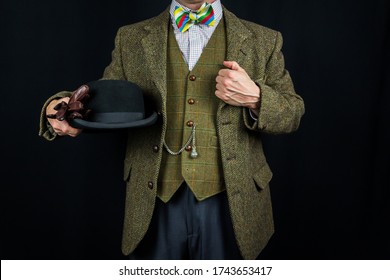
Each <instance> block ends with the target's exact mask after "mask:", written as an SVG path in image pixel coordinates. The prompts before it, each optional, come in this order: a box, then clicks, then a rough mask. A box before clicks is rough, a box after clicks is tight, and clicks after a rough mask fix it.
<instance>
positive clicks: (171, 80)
mask: <svg viewBox="0 0 390 280" xmlns="http://www.w3.org/2000/svg"><path fill="white" fill-rule="evenodd" d="M167 55H168V57H167V89H168V94H167V132H166V137H165V141H166V143H167V145H168V147H169V148H170V149H171V150H172V151H175V152H176V151H178V150H179V149H180V148H181V147H183V145H185V143H186V142H187V140H188V139H189V137H190V135H191V133H192V124H195V125H196V132H195V138H196V150H197V152H198V157H197V158H195V159H193V158H191V157H190V153H191V150H192V146H191V144H190V145H188V146H187V147H186V149H185V150H184V151H183V152H182V153H181V154H180V155H177V156H175V155H171V154H169V153H168V152H167V151H166V150H164V152H163V158H162V164H161V171H160V176H159V188H158V196H159V197H160V199H162V200H163V201H165V202H167V201H168V200H169V199H170V198H171V197H172V196H173V194H174V193H175V192H176V191H177V189H178V188H179V187H180V185H181V184H182V183H183V181H185V182H186V183H187V184H188V186H189V187H190V189H191V190H192V192H193V193H194V195H195V197H196V198H197V199H198V200H203V199H206V198H208V197H210V196H212V195H215V194H217V193H220V192H222V191H223V190H224V189H225V188H224V183H223V178H222V174H223V173H222V163H221V155H220V148H219V143H218V138H217V131H216V112H217V107H218V104H219V100H218V98H217V97H216V96H215V86H216V82H215V78H216V76H217V74H218V71H219V70H220V69H221V68H222V67H223V65H222V62H223V61H224V60H225V57H226V35H225V25H224V20H221V22H220V23H219V24H218V26H217V28H216V30H215V31H214V33H213V35H212V36H211V38H210V40H209V42H208V43H207V45H206V47H205V48H204V49H203V52H202V55H201V57H200V58H199V60H198V62H197V64H196V65H195V67H194V69H193V70H192V71H189V70H188V65H187V64H186V62H185V61H184V59H183V57H182V54H181V52H180V49H179V46H178V44H177V42H176V39H175V36H174V33H173V29H172V28H171V29H170V31H169V36H168V53H167Z"/></svg>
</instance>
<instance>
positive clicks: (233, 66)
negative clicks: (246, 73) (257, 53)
mask: <svg viewBox="0 0 390 280" xmlns="http://www.w3.org/2000/svg"><path fill="white" fill-rule="evenodd" d="M223 65H224V66H225V67H227V68H230V69H231V70H235V71H240V72H242V71H243V69H242V68H241V66H240V65H239V64H238V63H237V62H236V61H224V62H223Z"/></svg>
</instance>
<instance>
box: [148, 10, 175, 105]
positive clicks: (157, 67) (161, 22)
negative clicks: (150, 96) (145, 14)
mask: <svg viewBox="0 0 390 280" xmlns="http://www.w3.org/2000/svg"><path fill="white" fill-rule="evenodd" d="M169 24H170V21H169V8H168V9H166V10H165V11H164V12H163V13H161V14H160V15H158V16H157V17H155V18H154V19H153V20H151V21H150V23H149V24H148V25H146V26H145V27H144V28H145V31H146V32H147V35H146V36H145V37H143V38H142V45H143V48H144V52H145V64H146V67H148V68H149V71H150V74H151V76H150V77H148V78H151V80H152V81H153V83H154V84H155V86H156V88H157V90H158V92H160V93H161V98H162V101H163V108H165V104H166V94H167V70H166V69H167V40H168V26H169Z"/></svg>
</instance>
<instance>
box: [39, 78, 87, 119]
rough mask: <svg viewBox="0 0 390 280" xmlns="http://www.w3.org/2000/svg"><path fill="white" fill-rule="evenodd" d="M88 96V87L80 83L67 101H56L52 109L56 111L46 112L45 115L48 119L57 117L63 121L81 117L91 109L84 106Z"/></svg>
mask: <svg viewBox="0 0 390 280" xmlns="http://www.w3.org/2000/svg"><path fill="white" fill-rule="evenodd" d="M88 98H89V87H88V86H87V85H82V86H81V87H79V88H78V89H76V90H75V91H74V92H73V93H72V95H71V96H70V99H69V102H68V103H66V102H65V101H62V102H61V103H58V104H57V105H56V106H55V107H54V110H56V111H57V113H55V114H48V115H46V117H48V118H49V119H57V120H59V121H63V120H65V119H68V120H69V119H83V118H85V117H86V116H87V115H88V114H89V113H90V111H91V110H89V109H86V108H85V107H84V102H85V101H86V100H88Z"/></svg>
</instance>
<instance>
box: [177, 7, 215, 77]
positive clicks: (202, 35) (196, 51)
mask: <svg viewBox="0 0 390 280" xmlns="http://www.w3.org/2000/svg"><path fill="white" fill-rule="evenodd" d="M176 6H179V7H182V8H183V9H184V10H185V11H190V9H188V8H187V7H185V6H183V5H181V4H179V3H178V2H177V1H175V0H172V3H171V7H170V15H171V20H172V25H173V29H174V33H175V37H176V41H177V43H178V45H179V48H180V50H181V52H182V54H183V58H184V60H185V61H186V62H187V64H188V69H189V70H190V71H191V70H192V69H193V68H194V66H195V64H196V62H197V61H198V59H199V57H200V55H201V54H202V51H203V49H204V47H205V46H206V45H207V43H208V41H209V39H210V38H211V35H213V32H214V30H215V28H216V27H217V26H218V23H219V21H220V20H221V18H222V5H221V1H220V0H215V1H214V3H212V4H211V6H212V7H213V9H214V18H215V24H214V26H207V25H204V24H195V25H194V26H192V27H191V28H190V29H188V30H187V31H186V32H184V33H182V32H180V30H179V28H178V27H177V25H176V22H175V16H174V11H175V7H176Z"/></svg>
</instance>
